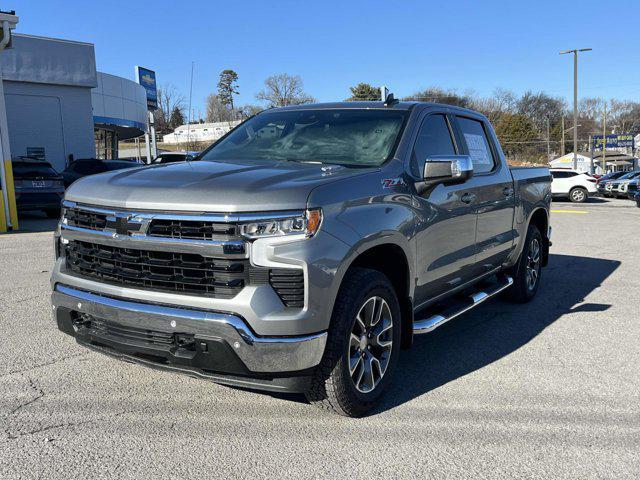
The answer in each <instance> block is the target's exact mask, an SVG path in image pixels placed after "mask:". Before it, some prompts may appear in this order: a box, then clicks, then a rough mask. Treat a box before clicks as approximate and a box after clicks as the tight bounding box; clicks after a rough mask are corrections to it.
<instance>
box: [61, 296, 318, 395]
mask: <svg viewBox="0 0 640 480" xmlns="http://www.w3.org/2000/svg"><path fill="white" fill-rule="evenodd" d="M52 304H53V312H54V317H55V319H56V321H57V323H58V328H59V329H60V330H61V331H63V332H65V333H67V334H69V335H72V336H74V337H75V338H76V340H77V341H78V342H79V343H81V344H83V345H86V346H88V347H91V348H93V349H97V350H100V351H102V352H104V353H107V354H111V355H115V356H118V357H121V358H124V359H126V360H131V361H135V362H138V363H145V364H148V365H151V366H154V367H159V368H164V369H170V370H178V371H183V372H184V373H188V374H191V375H195V376H200V377H207V378H211V379H212V380H214V381H216V382H219V383H227V384H233V385H238V386H242V387H248V388H259V389H265V390H275V391H283V390H285V391H304V389H305V381H304V378H305V377H306V376H308V373H309V372H310V371H311V369H313V367H315V366H316V365H318V363H320V360H321V358H322V355H323V353H324V348H325V343H326V339H327V333H326V332H322V333H317V334H313V335H305V336H295V337H262V336H258V335H255V334H254V333H253V332H252V331H251V330H250V329H249V328H248V327H247V325H246V324H245V322H244V321H243V320H242V319H241V318H240V317H238V316H235V315H231V314H227V313H219V312H211V311H207V310H198V309H188V308H181V307H177V306H166V305H160V304H153V303H142V302H135V301H129V300H122V299H118V298H114V297H109V296H105V295H99V294H96V293H91V292H88V291H84V290H79V289H76V288H72V287H69V286H65V285H63V284H56V285H55V287H54V291H53V293H52Z"/></svg>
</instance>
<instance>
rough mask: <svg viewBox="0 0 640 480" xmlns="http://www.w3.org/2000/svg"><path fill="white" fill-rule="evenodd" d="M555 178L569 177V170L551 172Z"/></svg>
mask: <svg viewBox="0 0 640 480" xmlns="http://www.w3.org/2000/svg"><path fill="white" fill-rule="evenodd" d="M551 175H553V178H567V177H569V172H551Z"/></svg>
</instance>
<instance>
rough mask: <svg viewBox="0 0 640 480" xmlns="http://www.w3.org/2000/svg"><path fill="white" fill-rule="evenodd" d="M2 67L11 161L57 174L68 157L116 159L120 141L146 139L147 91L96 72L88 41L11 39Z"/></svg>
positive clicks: (134, 84)
mask: <svg viewBox="0 0 640 480" xmlns="http://www.w3.org/2000/svg"><path fill="white" fill-rule="evenodd" d="M0 67H1V68H2V85H3V87H4V96H5V103H6V112H7V124H8V132H9V144H10V148H11V156H12V157H17V156H22V155H26V156H33V157H38V158H41V159H44V160H46V161H47V162H49V163H51V165H53V166H54V168H55V169H57V170H58V171H60V170H63V169H64V168H65V165H66V163H67V162H68V161H69V160H70V159H78V158H107V159H108V158H117V157H118V141H119V140H125V139H128V138H134V137H139V136H141V135H143V134H145V133H147V130H148V110H147V96H146V92H145V89H144V88H143V87H142V86H141V85H139V84H138V83H136V82H134V81H132V80H129V79H126V78H122V77H117V76H115V75H109V74H107V73H102V72H98V71H97V70H96V59H95V52H94V48H93V45H92V44H90V43H84V42H76V41H69V40H60V39H53V38H44V37H37V36H32V35H23V34H14V35H13V39H12V48H10V49H7V50H5V51H3V52H2V54H1V55H0ZM131 70H132V73H133V67H132V69H131Z"/></svg>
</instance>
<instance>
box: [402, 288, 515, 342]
mask: <svg viewBox="0 0 640 480" xmlns="http://www.w3.org/2000/svg"><path fill="white" fill-rule="evenodd" d="M511 285H513V278H511V277H509V276H506V277H503V279H502V282H501V283H500V284H498V285H496V286H494V287H493V288H491V289H489V290H487V291H480V292H477V293H474V294H473V295H470V296H469V298H468V300H466V301H463V302H462V303H461V304H458V305H454V306H452V307H449V308H448V309H446V310H444V311H443V312H442V313H440V314H437V315H432V316H431V317H428V318H425V319H422V320H416V321H414V322H413V334H414V335H420V334H422V333H429V332H433V331H434V330H435V329H436V328H438V327H441V326H442V325H444V324H445V323H447V322H448V321H449V320H453V319H454V318H456V317H458V316H460V315H462V314H463V313H465V312H468V311H469V310H471V309H472V308H475V307H477V306H478V305H480V304H481V303H482V302H484V301H485V300H488V299H490V298H491V297H495V296H496V295H498V294H499V293H500V292H502V291H503V290H506V289H507V288H509V287H510V286H511Z"/></svg>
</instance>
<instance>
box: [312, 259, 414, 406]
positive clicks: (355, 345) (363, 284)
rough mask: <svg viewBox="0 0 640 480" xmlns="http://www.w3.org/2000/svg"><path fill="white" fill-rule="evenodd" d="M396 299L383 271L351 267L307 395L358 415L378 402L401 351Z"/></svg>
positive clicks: (318, 404)
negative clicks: (321, 357) (323, 351)
mask: <svg viewBox="0 0 640 480" xmlns="http://www.w3.org/2000/svg"><path fill="white" fill-rule="evenodd" d="M400 328H401V320H400V305H399V303H398V298H397V296H396V293H395V290H394V289H393V286H392V285H391V283H390V282H389V280H388V279H387V277H386V276H385V275H383V274H382V273H380V272H378V271H376V270H370V269H365V268H353V269H351V270H350V271H349V272H348V273H347V276H346V277H345V279H344V281H343V284H342V286H341V287H340V292H339V293H338V297H337V299H336V303H335V306H334V309H333V315H332V318H331V327H330V329H329V336H328V339H327V346H326V349H325V353H324V356H323V359H322V361H321V363H320V365H319V366H318V368H317V369H316V372H315V374H314V377H313V380H312V387H311V389H310V390H309V392H307V394H306V395H307V399H308V400H309V401H310V402H311V403H313V404H315V405H317V406H318V407H320V408H323V409H326V410H330V411H332V412H335V413H338V414H340V415H345V416H349V417H359V416H361V415H364V414H365V413H366V412H367V411H369V410H371V409H372V408H373V407H375V406H376V405H377V403H378V402H379V401H380V399H381V398H382V395H383V394H384V392H385V390H386V388H387V386H388V385H389V383H390V382H391V378H392V375H393V372H394V370H395V367H396V363H397V361H398V355H399V352H400Z"/></svg>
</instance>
